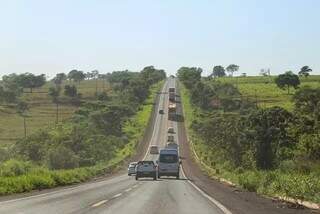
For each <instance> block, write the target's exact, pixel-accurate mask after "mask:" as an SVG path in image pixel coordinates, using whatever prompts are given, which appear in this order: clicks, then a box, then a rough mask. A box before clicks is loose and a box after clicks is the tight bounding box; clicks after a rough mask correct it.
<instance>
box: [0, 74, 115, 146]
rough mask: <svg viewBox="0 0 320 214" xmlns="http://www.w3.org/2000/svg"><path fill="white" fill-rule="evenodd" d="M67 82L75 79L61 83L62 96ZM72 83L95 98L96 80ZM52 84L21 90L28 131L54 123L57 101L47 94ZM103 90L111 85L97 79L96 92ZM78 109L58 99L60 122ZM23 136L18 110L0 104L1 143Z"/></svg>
mask: <svg viewBox="0 0 320 214" xmlns="http://www.w3.org/2000/svg"><path fill="white" fill-rule="evenodd" d="M67 84H74V83H72V82H69V81H65V82H64V83H63V84H62V91H61V98H62V99H65V98H66V97H65V96H64V95H63V88H64V86H65V85H67ZM75 85H76V87H77V89H78V92H79V93H81V94H82V99H83V100H92V99H95V91H96V81H95V80H85V81H82V82H81V83H80V84H75ZM51 86H53V83H52V82H47V83H46V84H45V85H44V86H43V87H41V88H36V89H34V90H33V93H29V90H28V89H25V90H24V91H25V93H24V94H23V95H22V99H23V100H24V101H25V102H27V103H28V105H29V111H28V112H27V115H28V116H27V118H26V124H27V135H29V134H31V133H33V132H35V131H36V130H39V129H40V128H43V127H48V126H53V125H55V120H56V105H55V104H54V103H52V101H51V99H50V97H49V96H48V89H49V88H50V87H51ZM102 91H106V92H107V93H108V94H109V93H111V88H110V86H109V85H108V84H107V83H105V82H103V81H102V80H98V92H102ZM77 109H78V107H77V106H74V105H72V104H70V103H66V102H62V103H60V104H59V114H58V115H59V116H58V120H59V122H63V121H65V120H67V119H69V118H70V117H71V116H72V115H73V113H74V112H75V111H76V110H77ZM22 137H24V127H23V118H22V117H21V116H19V115H18V114H17V112H16V110H15V108H14V106H11V105H10V106H0V146H1V145H3V144H6V145H7V144H12V143H14V142H15V141H16V140H17V139H19V138H22Z"/></svg>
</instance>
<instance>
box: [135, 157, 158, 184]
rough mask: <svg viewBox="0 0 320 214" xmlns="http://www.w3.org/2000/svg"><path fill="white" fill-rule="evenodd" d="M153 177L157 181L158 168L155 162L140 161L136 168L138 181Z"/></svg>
mask: <svg viewBox="0 0 320 214" xmlns="http://www.w3.org/2000/svg"><path fill="white" fill-rule="evenodd" d="M146 177H149V178H150V177H151V178H153V180H157V166H156V165H155V164H154V162H153V161H139V162H138V164H137V167H136V180H138V179H139V178H146Z"/></svg>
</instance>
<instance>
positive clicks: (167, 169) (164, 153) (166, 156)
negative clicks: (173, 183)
mask: <svg viewBox="0 0 320 214" xmlns="http://www.w3.org/2000/svg"><path fill="white" fill-rule="evenodd" d="M157 164H158V178H160V177H161V176H175V177H176V178H177V179H179V177H180V164H181V162H180V161H179V154H178V150H177V149H168V148H166V149H161V150H160V154H159V159H158V160H157Z"/></svg>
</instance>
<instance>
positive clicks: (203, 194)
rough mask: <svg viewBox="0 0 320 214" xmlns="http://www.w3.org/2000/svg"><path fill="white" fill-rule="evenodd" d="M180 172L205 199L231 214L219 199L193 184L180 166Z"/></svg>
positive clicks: (226, 213)
mask: <svg viewBox="0 0 320 214" xmlns="http://www.w3.org/2000/svg"><path fill="white" fill-rule="evenodd" d="M181 173H182V175H183V177H185V178H186V179H187V182H188V183H189V184H191V186H192V187H193V188H195V189H196V190H197V191H198V192H199V193H200V194H201V195H202V196H204V197H205V198H206V199H208V200H209V201H210V202H212V203H213V204H214V205H215V206H217V207H218V208H219V209H220V210H221V211H222V212H223V213H224V214H232V212H231V211H230V210H228V208H226V207H225V206H223V205H222V204H221V203H220V202H219V201H217V200H216V199H214V198H213V197H211V196H210V195H208V194H207V193H205V192H204V191H203V190H202V189H200V188H199V187H198V186H197V185H196V184H194V183H193V182H192V181H190V180H189V179H188V177H187V176H186V174H185V173H184V171H183V168H182V167H181Z"/></svg>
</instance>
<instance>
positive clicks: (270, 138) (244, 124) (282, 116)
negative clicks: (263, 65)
mask: <svg viewBox="0 0 320 214" xmlns="http://www.w3.org/2000/svg"><path fill="white" fill-rule="evenodd" d="M200 71H201V68H187V67H182V68H180V69H179V70H178V72H177V76H178V78H179V80H180V81H181V82H182V83H183V84H184V86H185V87H186V88H187V89H188V91H189V94H190V99H191V102H192V104H193V105H194V106H197V107H198V109H200V110H201V112H198V113H195V114H194V115H195V118H196V119H195V120H194V121H192V123H191V128H192V129H193V130H194V133H201V134H198V135H197V136H198V138H199V139H201V140H202V141H203V142H204V143H206V144H207V145H209V148H212V150H213V151H216V152H217V153H219V152H220V153H219V154H220V155H222V157H224V158H222V159H223V161H226V162H228V163H229V164H231V166H232V167H234V168H237V167H242V168H246V169H263V170H268V169H275V168H278V167H279V166H280V165H282V164H283V163H285V162H287V161H292V162H293V163H292V165H293V166H292V167H293V168H292V170H297V171H299V170H305V169H306V168H307V169H308V170H311V169H312V166H313V162H314V161H320V141H319V139H320V138H319V133H320V127H319V120H320V88H317V89H312V88H306V87H303V88H300V89H299V90H297V91H296V93H295V94H294V96H293V98H292V99H293V102H294V104H295V109H294V111H293V112H289V111H287V110H286V109H283V108H281V107H272V108H266V109H260V108H258V107H257V106H256V105H255V104H254V103H251V102H250V101H247V100H242V99H234V98H232V97H239V95H241V93H240V92H239V91H238V89H237V88H236V87H234V86H233V85H232V84H230V83H221V82H219V81H209V80H208V79H207V78H201V72H200ZM286 75H292V73H286ZM280 78H282V76H281V77H280ZM294 80H295V79H294ZM290 81H292V80H291V79H290ZM295 81H296V80H295ZM240 97H241V96H240ZM221 110H223V111H221ZM218 151H219V152H218ZM300 160H304V163H302V162H300ZM308 164H309V165H310V166H308V167H306V166H305V165H308Z"/></svg>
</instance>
